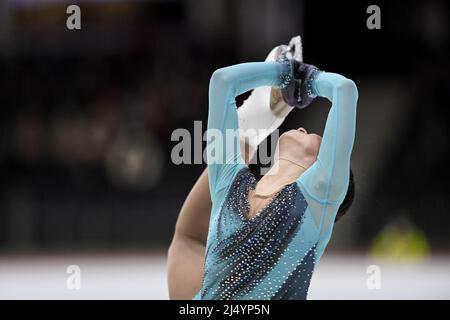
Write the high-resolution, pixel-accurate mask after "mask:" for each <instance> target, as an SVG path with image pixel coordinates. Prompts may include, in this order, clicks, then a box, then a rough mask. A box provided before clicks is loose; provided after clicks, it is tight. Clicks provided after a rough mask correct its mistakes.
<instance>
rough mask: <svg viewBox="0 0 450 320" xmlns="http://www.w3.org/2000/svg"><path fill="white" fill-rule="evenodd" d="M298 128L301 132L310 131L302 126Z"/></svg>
mask: <svg viewBox="0 0 450 320" xmlns="http://www.w3.org/2000/svg"><path fill="white" fill-rule="evenodd" d="M297 130H298V131H300V132H303V133H306V134H307V133H308V132H307V131H306V129H305V128H302V127H300V128H298V129H297Z"/></svg>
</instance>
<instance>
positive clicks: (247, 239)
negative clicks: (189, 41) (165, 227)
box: [169, 59, 358, 299]
mask: <svg viewBox="0 0 450 320" xmlns="http://www.w3.org/2000/svg"><path fill="white" fill-rule="evenodd" d="M260 86H275V87H279V88H280V89H281V91H282V93H283V98H284V99H285V101H286V102H288V103H289V104H290V105H293V106H296V107H299V108H303V107H306V106H307V105H308V104H309V103H310V102H311V100H312V99H313V98H314V97H315V96H322V97H325V98H327V99H329V100H330V101H331V102H332V106H331V109H330V111H329V115H328V118H327V123H326V126H325V130H324V134H323V138H321V137H320V136H318V135H316V134H308V132H307V131H306V130H305V129H303V128H298V129H296V130H290V131H288V132H286V133H284V134H282V135H281V136H280V138H279V141H278V144H277V150H276V155H275V163H274V165H273V166H272V168H271V169H270V170H269V172H268V173H267V174H266V175H265V176H264V177H263V178H261V180H260V181H256V179H255V178H254V177H253V175H252V173H251V172H250V170H249V169H248V167H247V165H246V164H245V163H244V161H243V158H246V155H245V154H244V155H242V153H241V151H240V148H229V147H227V146H230V145H239V136H238V135H227V134H226V132H227V130H237V129H238V126H239V125H238V124H239V121H238V113H237V109H236V104H235V97H236V96H237V95H239V94H241V93H243V92H246V91H249V90H251V89H254V88H256V87H260ZM357 96H358V93H357V88H356V86H355V84H354V82H353V81H351V80H349V79H347V78H345V77H343V76H341V75H338V74H335V73H328V72H322V71H320V70H318V69H317V68H315V67H314V66H311V65H307V64H304V63H302V62H299V61H296V60H295V59H284V60H283V61H278V62H255V63H243V64H238V65H234V66H231V67H227V68H222V69H219V70H216V71H215V72H214V74H213V75H212V77H211V82H210V88H209V116H208V133H209V132H210V129H215V130H219V131H220V132H222V133H223V135H222V136H223V140H224V141H223V143H222V144H218V143H215V145H211V144H210V145H209V146H208V147H209V148H211V147H214V151H215V152H217V153H216V154H219V155H222V156H223V157H221V158H220V159H214V160H215V161H210V159H208V173H207V175H206V174H203V175H202V176H201V177H200V179H199V181H198V182H197V183H196V185H195V186H194V188H193V191H194V192H193V193H191V194H190V196H189V197H188V199H187V202H186V203H189V205H190V206H195V205H198V206H199V207H198V208H195V207H191V208H190V210H189V211H190V212H191V213H190V214H187V215H186V216H183V215H180V217H179V220H178V222H177V228H176V232H175V236H174V239H173V242H172V245H171V248H170V250H169V291H170V295H171V298H175V299H183V298H184V299H186V298H192V296H193V295H194V293H195V296H194V299H306V296H307V292H308V287H309V282H310V279H311V276H312V272H313V270H314V267H315V265H316V264H317V262H318V261H319V259H320V257H321V256H322V254H323V252H324V250H325V247H326V245H327V243H328V241H329V239H330V237H331V232H332V227H333V224H334V221H335V220H336V218H337V215H338V212H339V209H340V208H341V209H342V204H343V202H344V203H345V201H344V199H345V198H346V195H347V194H351V193H352V192H351V190H349V186H350V185H352V184H351V183H350V182H351V179H352V177H351V174H349V172H350V155H351V150H352V147H353V141H354V135H355V120H356V102H357ZM230 139H232V140H236V141H229V140H230ZM244 153H245V152H244ZM209 154H212V152H209ZM247 160H248V159H247ZM206 179H208V185H209V192H210V196H211V201H212V207H211V211H210V212H211V216H210V219H209V226H208V223H207V222H206V221H208V219H207V217H203V219H201V218H200V217H195V214H192V212H200V213H201V212H205V209H207V207H208V204H205V200H200V201H198V202H197V201H196V199H195V198H196V197H203V198H204V196H205V194H206V192H207V190H208V185H206V183H205V182H206ZM349 191H350V192H349ZM202 195H203V196H202ZM185 205H186V204H185ZM344 207H346V205H344ZM192 209H193V210H192ZM182 212H183V210H182ZM199 218H200V219H199ZM194 226H195V227H194ZM206 235H207V241H206V253H205V254H204V251H203V250H204V247H202V245H201V243H202V242H203V243H204V241H205V236H206ZM203 257H204V262H203ZM188 261H189V262H188ZM180 268H185V269H184V272H180ZM186 275H190V277H186ZM199 276H200V277H202V280H203V281H202V282H201V283H200V282H199V281H198V279H199ZM183 278H190V279H183Z"/></svg>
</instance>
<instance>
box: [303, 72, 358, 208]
mask: <svg viewBox="0 0 450 320" xmlns="http://www.w3.org/2000/svg"><path fill="white" fill-rule="evenodd" d="M312 86H313V90H314V92H315V93H316V94H317V95H318V96H321V97H324V98H327V99H328V100H330V101H331V104H332V105H331V109H330V111H329V113H328V118H327V122H326V125H325V130H324V133H323V137H322V142H321V145H320V150H319V154H318V157H317V160H316V161H315V162H314V164H313V165H312V166H311V167H310V168H308V170H307V171H306V172H305V173H304V174H303V175H301V176H300V178H299V181H298V182H299V184H301V185H302V186H303V190H304V191H306V193H308V194H309V196H310V197H312V198H313V199H315V200H317V201H318V202H319V203H321V204H324V205H326V204H332V205H333V204H334V205H339V204H340V203H341V202H342V200H343V199H344V197H345V194H346V192H347V188H348V183H349V170H350V156H351V152H352V148H353V141H354V139H355V128H356V104H357V100H358V90H357V88H356V85H355V83H354V82H353V81H352V80H350V79H347V78H345V77H343V76H341V75H339V74H336V73H330V72H320V73H319V74H318V75H317V77H316V78H315V80H313V84H312Z"/></svg>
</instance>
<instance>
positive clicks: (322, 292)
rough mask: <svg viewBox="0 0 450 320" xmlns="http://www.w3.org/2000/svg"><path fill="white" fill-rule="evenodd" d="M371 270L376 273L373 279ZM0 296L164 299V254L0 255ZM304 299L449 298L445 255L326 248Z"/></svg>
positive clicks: (449, 269) (449, 268)
mask: <svg viewBox="0 0 450 320" xmlns="http://www.w3.org/2000/svg"><path fill="white" fill-rule="evenodd" d="M73 265H74V266H78V267H79V270H80V278H79V279H80V282H79V284H80V288H79V289H78V290H77V289H69V288H68V285H67V282H68V279H69V278H70V277H71V276H73V274H69V273H67V270H68V267H69V266H73ZM371 266H375V267H371ZM374 270H375V271H374ZM374 272H375V273H374ZM374 275H375V276H378V275H379V276H380V277H379V281H378V282H377V281H375V282H374V281H373V276H374ZM72 279H73V278H72ZM69 282H70V280H69ZM72 284H73V283H72ZM378 285H379V286H378ZM69 286H70V284H69ZM378 287H379V288H378ZM0 299H168V293H167V285H166V260H165V255H164V252H158V253H122V254H119V253H118V254H102V253H89V254H40V255H38V254H30V255H1V256H0ZM309 299H450V256H434V257H432V258H430V259H428V260H426V261H423V262H421V263H404V262H403V263H394V262H392V261H391V262H389V261H381V260H374V259H368V258H367V257H366V256H364V255H353V254H351V255H350V254H326V255H325V256H324V257H323V258H322V260H321V262H320V263H319V265H318V267H317V269H316V272H315V274H314V276H313V279H312V282H311V287H310V292H309Z"/></svg>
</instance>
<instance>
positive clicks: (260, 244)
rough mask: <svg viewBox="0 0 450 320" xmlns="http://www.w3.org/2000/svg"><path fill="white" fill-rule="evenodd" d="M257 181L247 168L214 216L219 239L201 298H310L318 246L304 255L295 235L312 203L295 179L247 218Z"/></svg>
mask: <svg viewBox="0 0 450 320" xmlns="http://www.w3.org/2000/svg"><path fill="white" fill-rule="evenodd" d="M255 186H256V179H255V178H254V176H253V174H252V173H251V172H250V170H249V169H248V168H247V167H245V168H243V169H241V170H240V171H239V172H238V173H237V175H236V177H235V179H234V181H233V183H232V185H231V187H230V188H229V190H228V193H227V196H226V197H225V201H224V203H223V205H222V207H221V209H220V212H219V215H218V218H217V220H216V221H215V223H216V226H215V230H216V233H215V235H214V237H215V238H216V241H214V242H213V243H211V245H209V246H208V248H207V253H206V259H205V273H204V279H203V288H202V290H201V298H202V299H246V298H248V299H306V295H307V291H308V287H309V282H310V279H311V274H312V270H313V268H314V260H315V250H314V249H315V247H314V246H311V247H310V248H309V250H308V251H307V252H304V253H303V254H302V253H301V252H300V250H299V249H300V248H298V250H296V248H295V246H296V243H295V242H296V241H298V237H297V239H295V241H294V236H295V235H296V233H298V232H299V230H300V227H301V224H302V221H303V217H304V214H305V211H306V208H307V202H306V200H305V198H304V197H303V195H302V193H301V191H300V189H299V188H298V185H297V184H296V183H292V184H289V185H286V186H285V187H284V188H283V189H282V190H280V191H279V192H278V193H277V194H276V195H275V196H274V197H273V199H272V200H271V201H270V202H269V203H268V204H267V205H266V206H265V207H264V208H263V209H262V210H260V211H259V213H258V214H257V215H255V216H254V217H252V218H250V219H247V218H246V216H247V213H248V212H249V202H248V192H249V190H252V189H254V188H255ZM298 245H299V247H300V243H298ZM288 249H289V250H288ZM293 254H297V255H298V256H297V257H293V256H292V255H293ZM286 255H289V257H286ZM286 258H287V259H286ZM293 258H294V259H293ZM288 262H289V265H287V264H288ZM278 273H283V274H284V275H286V276H285V277H281V276H278Z"/></svg>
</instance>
